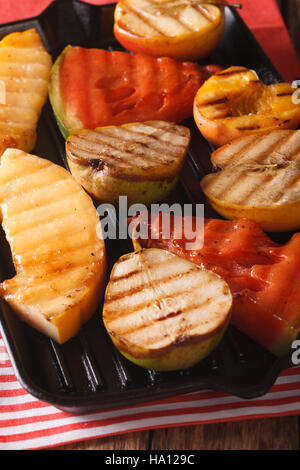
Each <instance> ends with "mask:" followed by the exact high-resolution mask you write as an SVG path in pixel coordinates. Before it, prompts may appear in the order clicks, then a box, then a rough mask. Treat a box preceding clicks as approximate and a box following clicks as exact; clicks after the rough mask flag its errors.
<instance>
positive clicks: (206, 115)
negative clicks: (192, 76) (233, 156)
mask: <svg viewBox="0 0 300 470" xmlns="http://www.w3.org/2000/svg"><path fill="white" fill-rule="evenodd" d="M294 93H295V89H294V88H293V86H292V84H290V83H276V84H273V85H265V84H264V83H263V82H262V81H261V80H260V79H259V77H258V75H257V73H256V72H255V71H254V70H250V69H247V68H245V67H237V66H234V67H230V68H228V69H226V70H223V71H221V72H218V73H216V74H214V75H213V76H211V77H210V78H209V79H208V80H207V81H206V82H205V83H204V84H203V85H202V86H201V87H200V89H199V90H198V92H197V94H196V96H195V100H194V119H195V122H196V124H197V126H198V128H199V130H200V132H201V133H202V135H203V136H204V137H205V138H206V139H207V140H208V141H210V142H211V143H212V144H214V145H215V146H221V145H224V144H226V143H228V142H231V141H232V140H233V139H235V138H238V137H241V136H243V135H249V134H254V133H255V134H257V133H259V132H264V131H267V130H275V129H296V128H297V127H298V125H299V123H300V104H296V103H294V101H293V99H292V95H293V94H294Z"/></svg>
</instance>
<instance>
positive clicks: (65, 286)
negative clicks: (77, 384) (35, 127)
mask: <svg viewBox="0 0 300 470" xmlns="http://www.w3.org/2000/svg"><path fill="white" fill-rule="evenodd" d="M0 215H1V219H2V226H3V229H4V231H5V234H6V237H7V240H8V242H9V244H10V248H11V253H12V257H13V261H14V265H15V269H16V275H15V276H14V277H13V278H12V279H8V280H6V281H4V282H3V283H2V284H1V285H0V296H1V297H2V298H3V299H5V300H6V301H7V302H8V303H9V305H10V306H11V307H12V309H13V310H14V311H15V312H16V313H17V314H18V315H19V316H20V317H21V318H22V319H23V320H24V321H25V322H27V323H28V324H29V325H31V326H32V327H34V328H36V329H37V330H39V331H41V332H42V333H43V334H45V335H47V336H49V337H51V338H52V339H54V340H56V341H57V342H59V343H63V342H65V341H67V340H68V339H69V338H71V337H72V336H74V335H75V334H76V333H77V332H78V330H79V329H80V327H81V326H82V324H83V323H85V322H86V321H87V320H88V319H89V318H90V317H91V316H92V314H93V313H94V311H95V309H96V307H97V306H98V304H99V303H100V301H101V298H102V295H103V292H104V282H105V272H106V262H105V246H104V240H103V238H102V237H101V227H100V226H99V217H98V214H97V212H96V209H95V207H94V205H93V203H92V200H91V198H90V197H89V196H88V195H87V194H86V192H85V191H84V189H83V188H81V186H80V185H79V184H78V183H77V182H76V181H75V180H74V178H73V177H72V176H71V175H70V173H69V172H68V171H66V170H65V169H64V168H62V167H60V166H58V165H55V164H53V163H51V162H49V161H48V160H46V159H43V158H40V157H36V156H34V155H30V154H26V153H25V152H22V151H20V150H15V149H8V150H6V151H5V153H4V154H3V156H2V158H1V165H0Z"/></svg>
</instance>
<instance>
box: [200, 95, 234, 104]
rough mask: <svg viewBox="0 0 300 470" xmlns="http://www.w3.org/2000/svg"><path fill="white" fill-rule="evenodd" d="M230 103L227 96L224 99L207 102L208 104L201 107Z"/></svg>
mask: <svg viewBox="0 0 300 470" xmlns="http://www.w3.org/2000/svg"><path fill="white" fill-rule="evenodd" d="M228 101H229V99H228V96H225V97H224V98H219V99H217V100H213V101H207V102H206V103H202V105H201V106H214V105H216V104H223V103H227V102H228Z"/></svg>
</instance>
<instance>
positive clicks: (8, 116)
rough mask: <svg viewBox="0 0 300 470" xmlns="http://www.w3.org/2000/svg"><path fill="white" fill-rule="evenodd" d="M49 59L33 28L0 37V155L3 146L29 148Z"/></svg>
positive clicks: (43, 98)
mask: <svg viewBox="0 0 300 470" xmlns="http://www.w3.org/2000/svg"><path fill="white" fill-rule="evenodd" d="M51 67H52V59H51V56H50V54H48V52H47V51H46V49H45V47H44V45H43V43H42V41H41V39H40V37H39V35H38V33H37V32H36V30H35V29H29V30H26V31H23V32H16V33H11V34H8V35H7V36H5V37H4V38H3V39H2V40H1V41H0V90H1V100H0V155H1V154H2V153H3V152H4V151H5V150H6V149H7V148H9V147H10V148H18V149H21V150H24V151H26V152H30V151H31V150H32V149H33V148H34V146H35V142H36V127H37V123H38V119H39V116H40V113H41V110H42V107H43V106H44V104H45V102H46V100H47V97H48V84H49V78H50V71H51Z"/></svg>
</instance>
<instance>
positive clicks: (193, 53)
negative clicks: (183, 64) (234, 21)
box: [114, 0, 225, 60]
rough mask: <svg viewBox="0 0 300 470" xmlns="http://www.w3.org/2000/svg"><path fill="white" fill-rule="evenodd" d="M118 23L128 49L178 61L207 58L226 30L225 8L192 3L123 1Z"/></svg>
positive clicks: (186, 0) (118, 35)
mask: <svg viewBox="0 0 300 470" xmlns="http://www.w3.org/2000/svg"><path fill="white" fill-rule="evenodd" d="M114 19H115V21H114V34H115V37H116V38H117V40H118V41H119V42H120V43H121V44H122V45H123V46H124V47H125V48H126V49H128V50H130V51H132V52H140V53H144V54H147V55H152V56H155V57H163V56H166V57H172V58H174V59H176V60H198V59H202V58H204V57H207V56H208V55H209V54H210V53H211V52H213V51H214V50H215V49H216V48H217V46H218V45H219V43H220V42H221V40H222V38H223V35H224V30H225V15H224V7H222V6H216V5H211V4H209V3H208V4H206V3H205V2H201V3H197V2H193V1H191V0H121V1H120V2H118V3H117V5H116V9H115V18H114Z"/></svg>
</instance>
